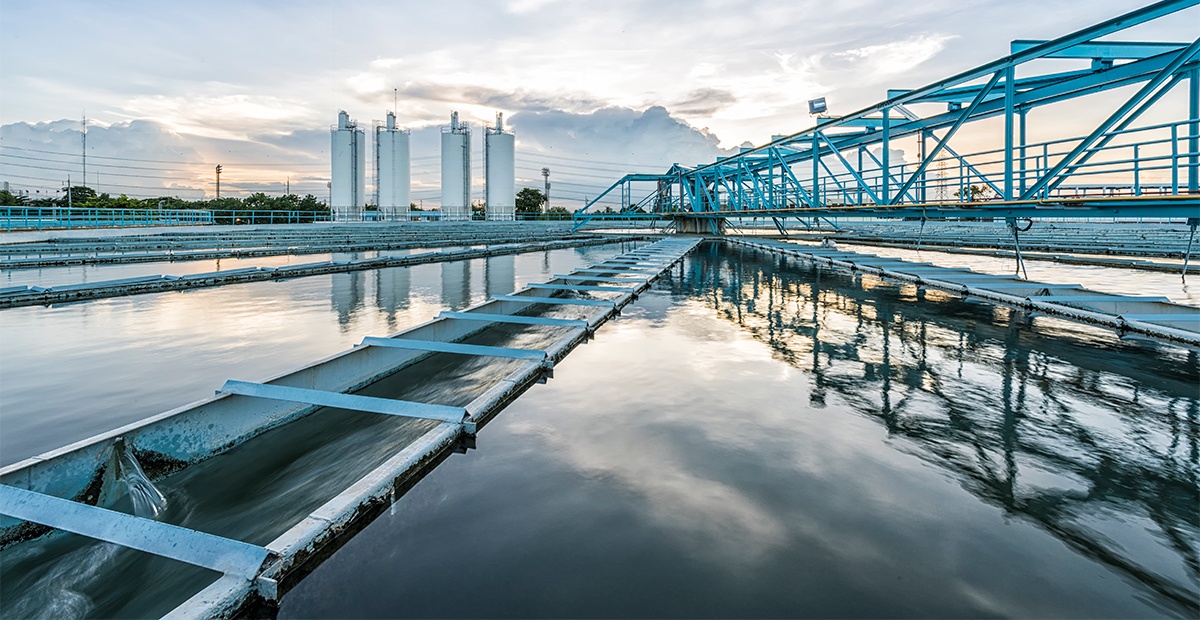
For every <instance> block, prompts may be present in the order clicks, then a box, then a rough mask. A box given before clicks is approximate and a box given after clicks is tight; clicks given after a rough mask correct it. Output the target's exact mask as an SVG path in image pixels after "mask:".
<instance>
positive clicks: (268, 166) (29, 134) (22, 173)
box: [0, 92, 729, 209]
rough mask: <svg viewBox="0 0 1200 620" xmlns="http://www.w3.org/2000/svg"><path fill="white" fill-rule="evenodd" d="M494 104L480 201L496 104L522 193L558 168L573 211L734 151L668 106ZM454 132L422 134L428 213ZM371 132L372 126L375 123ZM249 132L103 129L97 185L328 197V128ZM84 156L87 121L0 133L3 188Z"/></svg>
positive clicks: (416, 184)
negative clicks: (217, 174)
mask: <svg viewBox="0 0 1200 620" xmlns="http://www.w3.org/2000/svg"><path fill="white" fill-rule="evenodd" d="M493 95H494V96H497V97H501V96H502V95H504V94H503V93H488V92H483V93H480V94H479V99H478V101H483V102H484V103H482V104H479V105H478V106H476V107H478V109H479V110H480V111H485V112H484V113H487V114H489V116H484V117H483V118H480V117H479V115H476V116H471V115H470V114H464V116H463V119H464V120H465V121H468V122H470V123H471V124H472V125H473V127H475V128H476V130H475V131H474V133H473V138H472V150H471V152H472V154H473V155H472V160H473V161H472V164H473V168H474V178H475V179H476V181H475V188H474V189H475V193H476V194H477V195H478V194H479V193H480V192H481V191H482V176H483V175H482V172H483V171H482V162H483V157H482V149H483V135H482V133H483V132H482V131H479V129H478V128H479V126H480V123H481V122H482V121H483V120H484V119H487V120H488V121H490V120H491V118H490V110H491V109H492V108H493V107H502V106H499V105H487V104H489V103H490V104H498V103H505V104H507V105H512V106H513V107H515V108H516V109H517V110H519V111H517V112H516V113H515V114H513V115H511V116H510V117H509V126H510V127H511V128H512V129H514V130H515V132H516V135H517V184H518V187H539V188H540V187H541V185H542V178H541V169H542V168H543V167H548V168H550V169H551V170H552V182H553V183H554V190H553V195H554V198H555V204H558V205H560V206H564V207H568V208H571V209H576V208H578V207H580V206H582V204H583V201H584V198H585V197H592V198H594V197H596V196H597V195H598V194H599V193H600V192H601V191H602V190H604V189H605V188H607V187H608V186H609V185H611V184H612V183H613V182H614V181H616V180H617V179H618V178H620V177H621V176H622V175H623V174H625V173H629V172H650V173H655V172H663V171H665V170H666V169H667V168H669V167H670V166H671V164H673V163H676V162H678V163H683V164H685V165H695V164H698V163H705V162H710V161H713V160H714V159H716V158H717V157H718V156H721V155H725V154H728V153H729V151H728V150H725V149H722V148H720V146H719V140H718V138H717V136H715V135H714V134H712V133H711V132H709V131H707V130H705V129H702V128H696V127H693V126H691V125H689V124H688V123H687V122H685V121H683V120H681V119H680V118H678V117H676V116H674V115H673V114H672V113H671V112H669V111H668V110H667V109H666V108H663V107H661V106H654V107H650V108H647V109H645V110H635V109H632V108H625V107H617V106H607V107H601V108H599V109H595V110H592V111H588V112H574V111H568V110H563V109H559V108H555V107H551V104H550V103H548V102H545V101H541V102H539V100H538V99H537V97H536V96H530V97H529V98H526V99H521V96H520V94H518V95H511V96H510V97H509V98H508V99H506V100H504V101H500V100H498V99H488V97H490V96H493ZM518 104H519V105H520V106H523V107H517V106H518ZM510 109H512V108H510ZM330 120H333V119H332V118H331V119H330ZM447 122H448V120H447V119H446V118H445V117H444V116H440V117H438V118H432V119H431V120H429V121H425V122H422V123H421V124H419V125H416V126H413V128H412V134H411V149H412V173H413V196H414V199H416V200H421V201H426V202H427V203H428V204H426V206H433V205H436V204H437V203H438V202H439V199H440V175H441V171H440V152H441V138H440V136H441V130H440V125H445V124H447ZM360 125H361V126H364V127H367V128H369V127H370V122H366V121H364V122H361V123H360ZM244 131H245V133H244V134H241V135H238V136H237V137H228V136H227V135H226V134H219V135H199V134H189V133H183V132H179V131H174V130H173V129H170V128H169V127H168V126H167V125H165V124H163V123H159V122H152V121H145V120H136V121H127V122H121V123H113V124H110V125H93V126H92V127H91V128H90V130H89V134H88V154H89V162H88V179H87V182H88V184H89V185H92V186H94V187H97V188H98V189H99V190H100V191H108V192H110V193H125V194H128V195H131V196H139V197H146V196H159V195H180V196H182V197H188V198H200V197H203V196H206V195H207V196H209V197H211V196H212V194H213V190H214V183H213V176H214V170H213V167H214V166H215V165H216V164H218V163H220V164H222V166H223V167H224V171H223V173H222V177H221V184H222V194H223V195H233V196H237V195H246V194H248V193H251V192H255V191H265V192H268V193H276V194H278V193H281V192H282V191H283V190H284V188H285V186H286V185H287V183H288V179H289V178H290V184H291V190H292V191H293V192H295V193H312V194H314V195H316V196H324V195H325V192H326V188H325V182H326V180H327V179H328V175H329V129H328V128H327V127H325V126H313V125H312V124H299V123H290V122H280V123H271V124H261V125H258V126H253V125H247V127H246V128H245V129H244ZM369 135H370V134H369V132H368V136H369ZM80 146H81V144H80V134H79V122H78V121H72V120H60V121H54V122H49V123H12V124H9V125H4V126H3V127H0V147H3V148H2V149H0V153H3V155H2V156H0V180H7V181H9V182H10V183H11V184H12V185H13V186H16V187H18V188H20V187H30V188H40V187H44V188H45V189H53V188H57V187H61V185H62V184H63V183H64V182H65V180H66V175H67V174H68V173H70V174H74V175H78V174H79V172H77V171H79V170H81V162H80V157H79V152H80ZM29 157H35V158H38V159H28V158H29ZM40 159H45V160H49V161H40ZM31 166H35V167H31ZM43 168H44V169H43ZM97 173H99V174H100V180H99V182H97V180H96V174H97ZM369 176H370V175H368V185H370V183H371V180H370V178H369Z"/></svg>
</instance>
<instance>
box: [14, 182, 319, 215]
mask: <svg viewBox="0 0 1200 620" xmlns="http://www.w3.org/2000/svg"><path fill="white" fill-rule="evenodd" d="M0 206H4V207H58V208H64V207H68V206H70V207H73V208H76V209H199V210H203V211H306V212H312V213H328V212H329V207H328V206H326V205H325V204H324V203H322V202H321V201H320V200H317V197H316V196H313V195H312V194H307V195H305V196H298V195H296V194H286V195H284V196H268V195H267V194H264V193H262V192H258V193H255V194H250V195H249V196H246V197H245V198H213V199H211V200H184V199H182V198H176V197H174V196H160V197H158V198H132V197H130V196H127V195H125V194H120V195H118V196H113V195H111V194H108V193H99V194H98V193H96V190H94V189H92V188H90V187H87V186H86V185H72V186H71V187H67V188H63V192H62V195H60V196H47V197H44V198H30V197H29V196H27V195H22V194H14V193H12V192H10V191H8V190H0Z"/></svg>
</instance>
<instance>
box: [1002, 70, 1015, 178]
mask: <svg viewBox="0 0 1200 620" xmlns="http://www.w3.org/2000/svg"><path fill="white" fill-rule="evenodd" d="M1015 75H1016V69H1015V68H1014V67H1013V66H1012V65H1009V66H1008V67H1007V68H1005V69H1004V199H1005V200H1012V199H1013V120H1014V119H1013V99H1014V98H1015V97H1016V89H1015V88H1014V86H1015V85H1014V84H1013V77H1014V76H1015Z"/></svg>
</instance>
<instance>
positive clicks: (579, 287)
mask: <svg viewBox="0 0 1200 620" xmlns="http://www.w3.org/2000/svg"><path fill="white" fill-rule="evenodd" d="M630 284H636V282H631V283H630ZM529 288H540V289H547V290H552V291H599V292H608V293H629V292H632V291H636V290H637V287H636V286H593V285H588V284H530V285H529Z"/></svg>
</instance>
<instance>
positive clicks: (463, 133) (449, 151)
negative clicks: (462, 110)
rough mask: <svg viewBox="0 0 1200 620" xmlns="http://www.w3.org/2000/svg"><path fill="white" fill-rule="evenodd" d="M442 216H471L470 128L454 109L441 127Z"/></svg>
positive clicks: (451, 217)
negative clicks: (445, 125) (447, 122)
mask: <svg viewBox="0 0 1200 620" xmlns="http://www.w3.org/2000/svg"><path fill="white" fill-rule="evenodd" d="M442 219H443V220H469V219H471V128H470V127H468V126H467V124H466V123H463V124H461V125H460V124H459V123H458V112H452V113H451V114H450V126H449V127H443V128H442Z"/></svg>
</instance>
